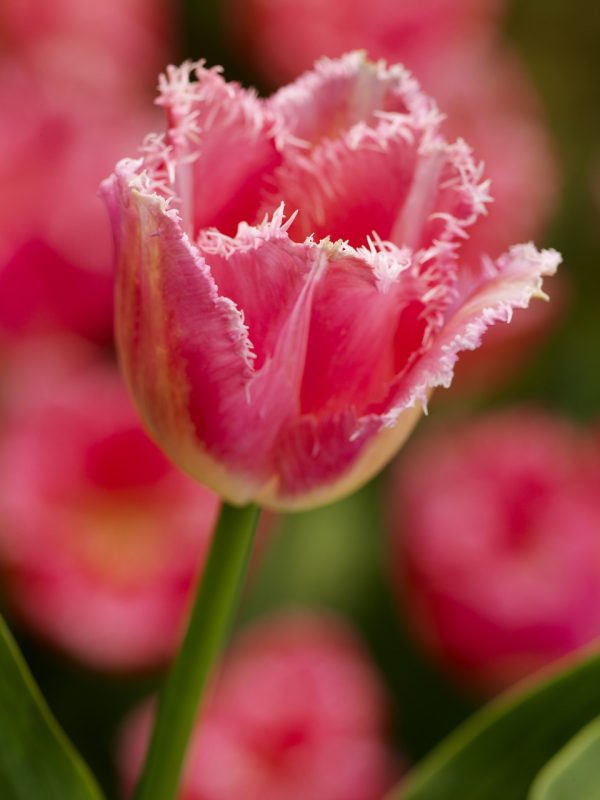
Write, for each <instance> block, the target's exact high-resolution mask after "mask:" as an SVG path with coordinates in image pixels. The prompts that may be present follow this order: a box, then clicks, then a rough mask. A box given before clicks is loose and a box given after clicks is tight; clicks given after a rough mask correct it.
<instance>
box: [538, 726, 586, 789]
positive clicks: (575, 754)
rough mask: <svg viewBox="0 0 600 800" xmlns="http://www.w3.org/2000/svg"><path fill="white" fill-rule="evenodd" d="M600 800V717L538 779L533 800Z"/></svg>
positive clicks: (575, 737)
mask: <svg viewBox="0 0 600 800" xmlns="http://www.w3.org/2000/svg"><path fill="white" fill-rule="evenodd" d="M575 797H576V798H577V800H600V717H596V719H595V720H594V721H593V722H590V724H589V725H586V727H585V728H584V729H583V730H582V731H580V732H579V733H578V734H577V735H576V736H574V737H573V738H572V739H571V741H570V742H568V744H567V745H566V746H565V747H563V749H562V750H560V751H559V752H558V753H557V755H555V756H554V758H552V759H551V760H550V761H549V762H548V763H547V764H546V766H545V767H543V769H542V770H541V771H540V773H539V774H538V777H537V778H536V779H535V781H534V784H533V786H532V787H531V792H530V794H529V800H572V798H575Z"/></svg>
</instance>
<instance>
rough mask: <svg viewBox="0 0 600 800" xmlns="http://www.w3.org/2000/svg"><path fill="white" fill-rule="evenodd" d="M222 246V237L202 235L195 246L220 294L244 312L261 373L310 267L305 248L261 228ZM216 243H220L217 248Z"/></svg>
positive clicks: (255, 364)
mask: <svg viewBox="0 0 600 800" xmlns="http://www.w3.org/2000/svg"><path fill="white" fill-rule="evenodd" d="M245 233H246V234H247V236H248V239H247V240H246V242H245V245H246V246H244V239H243V236H244V232H242V236H238V237H237V238H236V239H235V240H232V241H231V244H232V245H233V246H232V247H231V248H230V249H229V250H227V249H225V248H224V247H223V243H224V239H223V237H217V236H215V235H213V236H211V235H210V234H209V236H207V237H205V239H204V240H201V241H200V242H199V250H200V252H201V253H202V254H203V255H204V256H205V257H206V259H207V261H209V262H210V269H211V274H212V276H213V278H214V280H215V283H216V284H217V287H218V289H219V294H220V295H221V296H223V297H227V298H229V299H230V300H233V302H234V303H235V304H236V306H237V307H238V308H239V309H241V310H242V312H243V315H244V322H245V324H246V325H247V327H248V334H249V339H250V341H251V342H252V347H253V352H254V354H255V360H254V368H255V370H256V371H259V370H260V369H261V368H262V366H263V364H264V363H265V360H266V359H268V358H269V357H271V356H272V355H273V353H274V352H275V348H276V345H277V342H278V340H279V337H280V334H281V331H282V328H283V326H284V324H285V322H286V321H287V319H288V318H289V316H290V313H291V310H292V309H293V307H294V305H295V303H296V301H297V300H298V297H299V295H300V292H301V291H302V288H303V287H304V284H305V283H306V279H307V275H308V273H309V271H310V260H309V259H307V257H306V252H305V250H304V249H303V248H302V247H301V246H300V245H297V244H295V243H294V242H292V241H290V240H288V239H287V238H275V239H271V240H269V239H261V238H260V236H261V234H260V230H258V231H255V232H251V231H250V230H246V231H245ZM219 242H221V246H220V247H219Z"/></svg>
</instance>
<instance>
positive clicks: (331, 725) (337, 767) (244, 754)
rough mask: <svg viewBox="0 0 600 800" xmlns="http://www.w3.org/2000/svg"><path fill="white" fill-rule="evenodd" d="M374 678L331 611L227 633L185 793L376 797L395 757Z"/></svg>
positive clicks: (211, 797) (125, 757) (127, 771)
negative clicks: (232, 637)
mask: <svg viewBox="0 0 600 800" xmlns="http://www.w3.org/2000/svg"><path fill="white" fill-rule="evenodd" d="M385 722H386V713H385V697H384V692H383V687H382V685H381V680H380V678H379V676H378V675H377V673H376V671H375V670H374V668H373V666H372V665H371V663H370V662H369V660H368V658H367V656H366V655H365V653H364V652H363V650H362V647H361V646H360V644H359V643H358V642H357V641H356V640H355V637H354V636H353V635H352V633H351V632H350V631H349V630H347V629H346V627H345V626H344V625H343V624H342V623H340V622H339V621H337V620H336V619H335V618H332V617H327V616H323V617H319V616H315V615H312V616H308V615H302V616H300V615H297V614H296V615H294V614H290V613H287V614H280V615H278V616H277V617H274V618H272V619H269V620H266V621H265V620H263V621H261V622H258V623H255V625H254V626H253V627H252V628H251V629H249V630H248V631H246V632H245V633H244V634H242V636H241V637H240V638H239V639H238V640H237V641H234V644H233V646H232V649H231V652H230V654H229V657H228V658H227V660H226V661H225V665H224V667H223V669H222V672H221V674H220V675H219V678H218V680H217V681H216V683H215V685H214V687H213V690H212V692H211V695H210V696H209V698H208V703H207V705H206V709H205V711H204V712H203V714H202V716H201V718H200V719H199V721H198V724H197V727H196V730H195V733H194V735H193V738H192V744H191V748H190V752H189V754H188V757H187V766H186V769H185V773H184V776H183V780H182V786H181V793H180V795H179V796H180V797H182V798H186V800H230V798H233V797H235V798H238V800H308V798H311V800H312V798H319V800H379V798H381V797H382V796H383V793H384V792H385V791H386V790H387V789H388V788H389V787H390V785H391V783H392V782H393V779H394V777H395V773H396V772H397V769H398V768H397V765H396V764H394V760H393V758H392V755H391V752H390V749H389V748H388V746H387V744H386V742H385ZM150 723H151V713H150V709H149V708H148V706H146V707H144V708H142V709H141V711H140V712H138V713H137V714H135V715H134V716H133V717H132V719H131V720H130V721H129V722H128V724H127V725H126V727H125V730H124V735H123V736H122V740H121V746H120V750H119V761H120V763H121V772H122V774H123V777H124V783H125V784H126V785H128V786H132V785H133V783H134V780H135V776H136V773H137V771H138V769H139V765H140V762H141V760H142V755H143V751H144V748H145V745H146V741H147V737H148V731H149V728H150Z"/></svg>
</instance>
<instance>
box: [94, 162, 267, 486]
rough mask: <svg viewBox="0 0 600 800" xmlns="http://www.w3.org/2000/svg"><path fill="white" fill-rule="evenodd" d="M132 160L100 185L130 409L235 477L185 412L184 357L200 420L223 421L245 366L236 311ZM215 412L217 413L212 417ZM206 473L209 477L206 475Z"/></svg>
mask: <svg viewBox="0 0 600 800" xmlns="http://www.w3.org/2000/svg"><path fill="white" fill-rule="evenodd" d="M139 167H140V164H139V162H131V161H125V162H121V164H119V165H118V167H117V172H116V173H115V175H114V176H113V177H112V178H110V179H109V180H108V181H107V182H105V183H104V185H103V190H104V194H105V197H106V200H107V203H108V205H109V208H110V211H111V216H112V220H113V229H114V231H115V237H116V247H117V297H116V320H117V331H116V336H117V345H118V348H119V353H120V356H121V361H122V367H123V370H124V373H125V376H126V379H127V382H128V384H129V386H130V389H131V392H132V394H133V397H134V398H135V400H136V402H137V404H138V407H139V410H140V413H141V414H142V416H143V418H144V420H145V422H146V424H147V426H148V428H149V429H150V431H151V432H152V434H153V435H154V437H155V438H156V439H157V441H159V442H160V443H161V445H162V446H163V448H164V449H165V450H166V452H167V453H168V454H169V455H171V457H173V458H174V459H175V460H176V461H177V462H178V463H179V464H180V465H181V466H183V467H184V468H186V469H187V470H188V471H190V472H191V473H193V474H195V475H196V476H198V475H201V476H202V480H203V481H205V482H208V483H211V485H214V486H219V488H220V485H221V484H222V483H223V482H227V483H231V482H232V481H233V482H235V479H234V478H233V477H232V476H231V475H227V476H226V474H225V472H224V471H222V470H221V468H220V467H219V466H217V464H216V463H215V460H214V459H213V458H212V457H211V456H209V455H208V453H206V452H203V451H202V445H201V444H200V443H199V442H198V439H197V437H199V439H200V442H201V441H202V435H203V432H204V431H202V430H199V431H197V430H196V429H195V428H194V425H193V423H192V420H191V418H190V414H189V405H190V401H191V398H190V385H189V380H188V376H187V364H188V363H189V362H190V360H191V361H193V362H194V364H195V365H196V370H197V373H198V374H197V379H198V380H199V379H200V373H202V378H203V380H204V392H203V396H202V401H203V403H204V409H205V414H206V416H205V424H206V427H207V428H210V426H211V424H212V423H213V421H215V422H218V425H219V428H220V427H222V425H223V418H224V419H227V418H228V417H232V416H235V415H236V413H237V409H236V407H235V403H236V401H237V400H238V398H239V397H240V395H241V394H243V392H244V388H245V385H246V383H247V381H248V379H249V378H250V376H251V375H252V366H251V358H250V343H249V340H248V336H247V331H246V328H245V327H244V324H243V320H242V316H241V314H240V312H239V311H238V310H237V309H236V308H235V306H234V305H233V303H232V302H231V301H229V300H226V299H224V298H222V297H220V296H219V295H218V292H217V287H216V286H215V283H214V281H213V279H212V277H211V275H210V272H209V269H208V267H207V266H206V264H205V262H204V260H203V259H202V258H201V256H200V255H199V253H198V252H197V251H196V250H195V249H194V248H193V247H192V245H191V244H190V242H189V240H188V238H187V236H186V235H185V234H184V233H183V232H182V230H181V225H180V222H179V218H178V216H177V214H176V212H175V211H169V210H168V208H167V203H166V201H165V200H164V199H163V198H161V197H160V196H159V195H157V194H153V193H152V192H150V191H148V189H147V188H146V189H145V188H144V185H143V180H142V177H143V176H140V175H138V173H137V170H138V169H139ZM217 413H218V416H219V419H218V420H214V417H215V414H217ZM213 473H214V479H211V478H210V476H211V475H213Z"/></svg>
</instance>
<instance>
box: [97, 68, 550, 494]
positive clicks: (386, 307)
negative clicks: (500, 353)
mask: <svg viewBox="0 0 600 800" xmlns="http://www.w3.org/2000/svg"><path fill="white" fill-rule="evenodd" d="M189 71H190V67H189V65H184V66H183V67H182V68H180V69H175V68H171V69H170V70H169V71H168V73H167V76H166V77H163V78H162V80H161V86H162V91H161V97H160V100H159V102H160V103H161V104H162V105H164V106H165V108H166V110H167V116H168V130H167V133H166V135H165V136H163V137H154V138H151V139H149V140H148V142H147V144H146V148H145V154H144V156H143V158H141V159H139V160H137V161H133V160H124V161H122V162H120V163H119V165H118V166H117V169H116V172H115V174H114V175H113V176H112V177H111V178H110V179H109V180H108V181H107V182H106V183H105V184H104V194H105V196H106V199H107V201H108V204H109V207H110V211H111V217H112V222H113V227H114V232H115V238H116V244H117V261H118V264H117V273H118V274H117V311H116V317H117V340H118V347H119V350H120V355H121V361H122V365H123V368H124V371H125V374H126V377H127V381H128V384H129V387H130V389H131V391H132V393H133V395H134V397H135V398H136V402H137V404H138V407H139V409H140V410H141V413H142V415H143V417H144V419H145V422H146V425H147V426H148V428H149V430H150V431H151V432H152V434H153V436H154V437H155V438H156V440H157V441H158V442H159V443H160V445H161V446H162V447H163V448H164V450H165V451H166V452H167V453H168V454H169V455H170V456H171V457H172V458H173V459H174V460H175V461H176V462H177V463H178V464H179V465H180V466H181V467H182V468H183V469H184V470H185V471H187V472H188V473H189V474H191V475H193V476H194V477H196V478H198V479H199V480H201V481H203V482H205V483H206V484H207V485H209V486H210V487H211V488H213V489H215V490H216V491H218V492H219V493H220V494H222V495H223V496H224V497H225V498H226V499H227V500H228V501H230V502H232V503H235V504H243V503H247V502H249V501H257V502H260V503H262V504H263V505H266V506H271V507H279V508H300V507H307V506H311V505H316V504H319V503H325V502H329V501H331V500H332V499H334V498H337V497H340V496H341V495H343V494H344V493H347V492H350V491H352V490H353V489H354V488H356V487H357V486H359V485H360V484H362V483H363V482H364V481H366V480H367V479H368V478H369V477H371V476H372V475H373V474H375V473H376V472H377V471H378V470H379V469H380V468H381V467H382V465H383V464H385V463H386V462H387V461H388V460H389V459H390V458H391V456H392V455H393V454H394V452H395V451H396V450H397V449H398V448H399V447H400V445H401V444H402V442H403V441H404V439H405V438H406V436H407V435H408V433H409V431H410V430H411V428H412V427H413V425H414V424H415V422H416V421H417V419H418V417H419V416H420V409H421V404H424V403H425V400H426V398H427V395H428V394H429V392H430V391H431V390H432V389H433V387H435V386H440V385H444V386H447V385H448V384H449V383H450V381H451V378H452V370H453V366H454V363H455V361H456V359H457V356H458V353H459V352H460V351H461V350H464V349H473V348H475V347H477V346H478V344H479V341H480V338H481V335H482V333H483V332H484V330H485V329H486V328H487V327H488V326H489V325H491V324H492V323H494V322H496V321H508V320H509V319H510V317H511V313H512V309H513V308H521V307H525V306H527V305H528V303H529V300H530V298H531V297H532V296H534V295H539V294H540V292H541V282H542V276H543V275H547V274H551V273H553V272H554V271H555V269H556V267H557V264H558V263H559V260H560V259H559V256H558V254H557V253H556V252H554V251H550V250H547V251H542V252H538V251H537V250H536V249H535V248H534V247H533V245H532V244H528V245H520V246H515V247H513V248H511V249H510V250H509V252H508V253H506V254H505V255H503V256H501V257H500V258H499V259H498V260H497V261H495V262H494V261H492V260H491V259H489V258H487V257H486V256H484V255H483V254H482V256H481V258H480V260H479V261H477V262H475V261H471V262H470V263H469V264H465V263H463V262H462V260H461V258H460V245H461V243H462V242H463V240H464V239H465V238H466V237H467V236H468V234H467V230H469V229H470V227H471V226H472V225H475V224H476V222H477V219H478V217H479V216H480V215H481V214H482V213H483V212H484V211H485V204H486V201H487V200H488V195H487V183H486V182H485V181H484V180H483V179H482V175H481V170H480V168H479V167H478V166H477V164H476V163H475V161H474V160H473V158H472V156H471V152H470V150H469V148H468V147H467V145H465V144H464V142H462V141H460V140H459V141H457V142H455V143H454V144H449V143H448V142H447V141H446V140H445V139H444V138H443V136H442V135H441V134H440V132H439V120H440V116H439V114H438V111H437V108H436V106H435V104H434V103H433V101H431V100H430V99H429V98H428V97H427V96H425V95H424V94H423V93H422V92H421V91H420V89H419V87H418V85H417V84H416V82H415V81H414V80H413V79H412V78H411V77H410V76H409V74H408V73H406V72H405V71H404V69H403V68H402V67H399V66H395V67H389V68H388V67H387V66H385V65H384V64H383V63H382V62H380V63H378V64H371V63H369V62H367V61H366V60H365V59H364V57H363V56H362V55H361V54H360V53H353V54H349V55H347V56H345V57H343V58H341V59H339V60H337V61H330V60H327V59H324V60H322V61H320V62H319V63H318V64H317V65H316V67H315V69H314V71H313V72H310V73H307V74H306V75H305V76H303V77H302V78H301V79H299V80H298V81H297V82H296V83H293V84H291V85H290V86H288V87H286V88H284V89H282V90H281V91H279V92H277V93H276V94H275V95H274V96H273V97H271V98H270V99H268V100H266V101H261V100H259V99H258V98H257V97H256V96H255V95H254V94H253V93H252V92H248V91H245V90H243V89H241V88H240V87H239V86H237V85H236V84H227V83H225V81H224V80H223V79H222V78H221V76H220V74H219V72H218V71H216V70H206V69H204V68H203V67H202V66H199V67H197V68H196V69H195V74H196V76H197V79H198V80H197V81H196V82H192V81H191V80H190V76H189ZM284 204H285V205H286V206H287V208H288V209H289V210H290V211H297V212H298V213H297V214H296V213H294V214H291V216H289V217H288V219H287V221H286V220H285V218H284Z"/></svg>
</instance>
